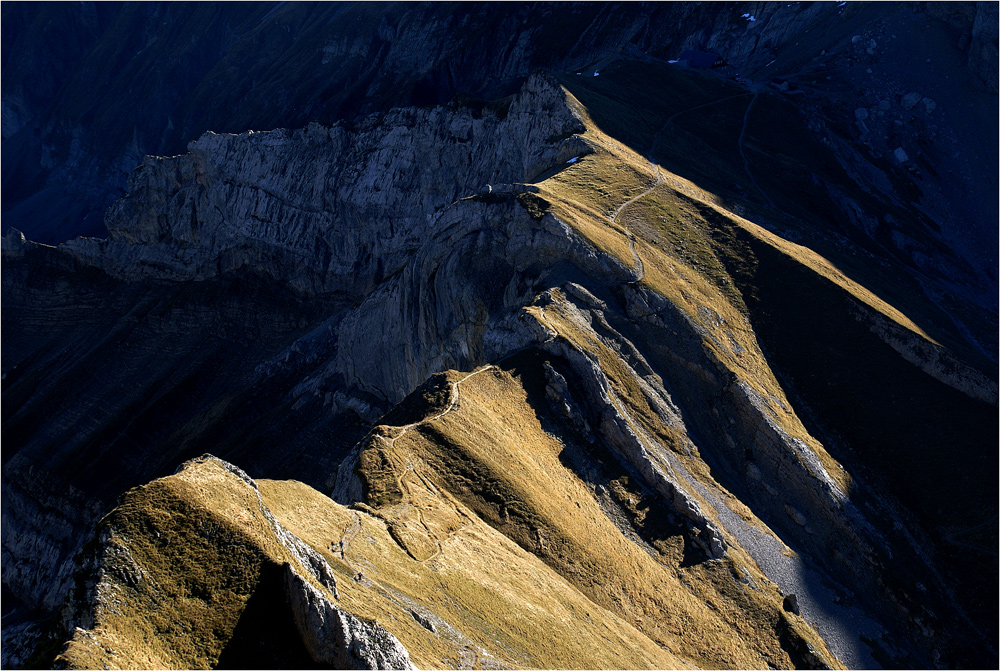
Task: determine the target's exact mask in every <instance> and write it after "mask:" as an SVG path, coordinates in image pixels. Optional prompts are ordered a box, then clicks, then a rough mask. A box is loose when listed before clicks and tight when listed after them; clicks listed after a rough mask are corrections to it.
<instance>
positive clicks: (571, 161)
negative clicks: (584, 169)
mask: <svg viewBox="0 0 1000 671" xmlns="http://www.w3.org/2000/svg"><path fill="white" fill-rule="evenodd" d="M579 160H580V157H579V156H574V157H573V158H571V159H570V160H568V161H566V162H567V163H576V162H577V161H579Z"/></svg>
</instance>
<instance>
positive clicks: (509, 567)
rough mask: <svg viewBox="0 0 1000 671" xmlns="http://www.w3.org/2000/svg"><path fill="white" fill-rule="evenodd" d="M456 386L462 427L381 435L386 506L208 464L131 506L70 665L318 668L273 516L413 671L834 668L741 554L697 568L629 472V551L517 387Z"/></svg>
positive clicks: (101, 553)
mask: <svg viewBox="0 0 1000 671" xmlns="http://www.w3.org/2000/svg"><path fill="white" fill-rule="evenodd" d="M529 368H530V367H529ZM461 377H462V378H465V379H464V381H463V383H462V384H461V392H460V393H461V394H462V408H461V409H457V410H456V411H455V412H452V413H449V414H447V415H446V416H442V417H437V419H432V420H430V421H426V422H425V423H423V424H422V425H420V426H418V427H414V428H412V429H409V430H405V431H404V430H402V429H399V428H395V427H383V428H382V429H380V430H379V431H377V432H376V433H375V434H373V437H372V439H371V442H370V444H369V449H368V450H367V451H366V452H365V453H363V463H366V464H367V467H365V468H363V469H362V472H363V473H364V474H366V475H367V476H369V482H370V483H372V482H374V478H373V477H371V476H376V475H378V474H381V475H383V476H385V477H384V478H383V480H382V481H381V482H382V485H381V486H382V489H378V488H377V487H376V486H373V487H370V488H369V497H368V500H369V501H370V502H371V503H372V504H373V505H372V506H368V505H364V504H361V505H359V506H357V507H354V508H347V507H344V506H341V505H339V504H337V503H334V502H333V501H332V500H331V499H330V498H329V497H327V496H325V495H323V494H321V493H320V492H317V491H316V490H314V489H312V488H310V487H308V486H307V485H304V484H302V483H299V482H294V481H268V480H264V481H260V482H259V483H258V487H259V492H260V498H258V493H257V490H255V489H253V487H252V486H251V485H250V484H248V483H247V482H246V481H244V480H242V479H241V478H240V477H238V476H237V475H235V474H234V473H232V472H230V471H229V470H226V468H224V467H223V465H222V464H221V463H220V462H218V461H216V460H213V459H207V460H198V461H195V462H190V463H189V464H188V465H186V467H185V468H184V469H183V470H182V471H180V472H179V473H178V474H176V475H174V476H170V477H167V478H163V479H160V480H156V481H154V482H152V483H150V484H149V485H146V486H143V487H140V488H137V489H135V490H133V491H131V492H129V493H128V494H127V495H126V496H125V497H124V498H123V500H122V503H121V505H120V506H119V507H118V508H117V509H116V510H115V511H113V512H112V513H111V514H110V515H109V516H108V517H107V518H105V520H104V521H103V522H102V524H101V530H100V537H101V538H102V539H103V543H102V544H101V545H100V549H99V550H97V551H96V553H95V555H94V556H95V557H97V558H98V560H99V562H100V567H101V569H102V570H101V572H100V573H99V574H97V575H96V579H97V582H96V585H93V584H92V583H91V586H90V587H88V583H86V582H81V584H80V586H79V587H78V589H79V590H89V592H88V593H89V594H90V598H89V600H90V603H91V604H92V605H93V609H92V611H91V613H90V618H84V620H83V621H80V622H79V624H81V625H83V627H86V628H85V629H84V628H78V629H76V630H75V632H74V633H73V636H72V638H71V639H70V641H69V642H68V644H67V646H66V648H65V649H64V650H63V652H62V654H61V656H60V657H59V658H58V659H57V664H59V665H63V666H65V667H69V668H209V667H219V668H256V667H257V666H260V665H263V666H269V667H270V668H288V667H289V666H292V667H294V668H313V667H314V666H315V665H314V663H313V662H312V660H311V659H310V658H309V655H308V653H307V651H306V649H305V648H304V646H303V644H302V642H301V639H300V637H299V633H298V631H297V629H296V626H295V622H294V617H293V615H292V613H291V612H290V611H289V609H288V607H287V606H286V605H285V596H284V591H283V589H284V588H283V586H282V570H283V569H282V565H283V564H285V563H286V562H287V563H288V564H290V565H292V566H294V567H296V569H297V570H298V571H299V573H300V574H305V572H304V571H302V570H301V566H300V565H299V564H297V563H296V562H297V560H296V559H295V558H294V557H293V556H292V555H291V554H290V553H289V551H288V550H287V549H286V547H285V546H284V545H282V543H281V542H279V541H278V539H277V537H276V535H275V530H274V527H273V526H272V524H271V522H270V521H269V520H268V519H267V517H266V513H265V511H266V510H269V511H270V512H271V513H272V514H273V515H274V516H275V518H276V519H277V521H278V522H280V523H281V524H282V525H283V526H284V528H286V529H287V530H288V531H291V532H292V533H294V534H296V535H297V536H299V537H300V538H301V539H303V540H304V541H306V542H307V543H308V544H310V545H311V546H312V548H313V549H314V550H316V551H317V552H318V553H319V554H320V555H321V556H322V557H323V559H325V560H326V562H328V564H329V566H330V567H331V569H332V572H333V574H334V576H335V577H336V581H337V590H336V593H335V594H334V593H333V592H331V591H330V590H328V589H326V588H325V587H323V586H321V585H319V584H318V583H316V582H315V581H314V580H312V579H311V578H307V579H308V580H310V581H311V582H312V583H313V585H314V587H315V588H317V589H318V590H320V593H322V594H323V595H324V596H325V598H327V599H329V600H331V601H332V602H333V603H335V605H336V606H337V607H338V608H342V609H344V610H346V611H348V612H350V613H353V614H354V615H356V616H358V617H361V618H363V619H368V620H374V621H377V622H378V623H379V624H380V625H381V626H383V627H385V628H386V629H388V630H389V631H390V632H392V633H393V634H394V635H395V636H396V637H397V638H398V639H399V640H400V641H401V642H402V643H403V645H404V646H405V647H406V648H407V650H408V652H409V654H410V657H411V660H412V661H413V662H414V663H415V664H416V666H418V667H419V668H688V667H691V666H693V665H698V666H702V667H705V666H708V667H718V666H724V667H734V666H735V667H752V668H757V667H764V666H767V665H771V666H780V667H788V666H790V665H794V664H795V663H796V661H797V660H799V659H800V658H801V655H802V654H803V653H804V652H805V651H806V650H807V649H808V648H809V646H810V645H811V646H813V650H817V651H821V654H824V655H826V656H827V657H829V655H828V653H826V652H825V648H824V647H823V645H822V642H821V641H819V640H818V638H817V637H816V635H815V633H813V632H812V631H811V630H810V628H809V627H808V625H806V624H805V623H804V622H803V621H802V620H800V619H799V618H798V617H796V616H793V615H790V614H787V613H784V612H783V611H782V610H781V596H780V594H779V593H778V592H777V589H776V588H775V587H774V586H773V585H772V584H771V583H769V582H768V581H767V580H766V579H765V578H763V576H761V575H760V573H759V572H758V571H757V570H756V567H755V566H754V565H753V564H752V563H748V562H747V561H746V558H745V557H741V558H740V559H738V560H726V561H723V562H712V563H704V562H699V563H694V564H692V565H690V566H688V565H686V564H684V563H683V558H684V555H685V551H684V542H683V540H682V538H681V537H680V536H679V535H678V533H677V531H676V530H673V529H671V528H670V527H669V525H664V523H663V521H662V520H656V519H654V518H655V517H657V516H660V515H663V511H661V510H659V508H658V507H657V504H656V503H655V502H652V503H651V502H650V501H648V500H645V499H644V496H643V494H642V492H641V490H640V489H637V488H636V487H635V486H634V484H632V483H630V481H629V478H628V477H627V475H624V474H618V475H617V477H616V478H615V480H614V481H613V482H612V483H611V484H610V488H611V490H612V491H613V496H614V497H616V499H617V500H619V501H620V502H622V503H623V504H624V506H623V507H622V510H623V511H625V513H624V514H626V515H631V516H632V517H633V518H635V519H638V520H639V525H638V528H644V524H643V522H642V520H643V519H644V518H645V517H647V516H648V517H649V518H651V519H650V520H649V521H648V522H646V523H645V527H648V533H647V534H646V535H647V536H648V537H649V538H654V539H655V540H656V545H655V546H647V549H646V550H644V549H642V548H641V547H640V545H639V544H636V543H635V542H633V541H631V540H628V539H626V538H625V537H623V536H622V533H621V532H620V531H619V530H618V529H617V528H616V527H615V525H614V524H613V522H612V521H611V518H609V517H608V516H607V515H606V513H605V512H604V511H602V509H601V508H600V507H599V506H598V504H597V503H596V502H595V500H594V498H593V494H592V492H591V491H589V490H588V489H587V488H586V487H585V486H584V484H583V483H581V481H580V480H579V479H578V478H577V477H575V476H574V475H573V473H572V471H571V470H570V469H568V468H567V467H566V466H565V465H563V464H562V463H561V461H560V453H561V451H562V450H563V445H562V444H561V443H560V441H558V440H556V439H555V438H553V437H552V436H551V435H550V434H548V433H546V432H545V431H544V430H543V429H542V428H541V426H540V424H539V420H538V418H537V417H536V416H535V411H534V409H533V408H532V406H531V405H529V403H528V399H527V394H528V392H526V391H525V385H524V384H523V383H522V379H521V376H520V375H518V374H517V372H516V371H515V373H514V374H513V375H512V374H511V373H509V372H506V371H502V370H499V369H492V368H487V369H483V370H482V372H481V374H477V375H476V376H474V377H466V376H465V375H463V376H461ZM459 379H460V377H459V375H458V374H454V373H450V374H449V375H448V376H443V377H442V378H440V379H439V382H441V383H443V384H445V385H449V384H453V383H455V382H457V381H459ZM528 384H530V381H529V382H528ZM536 391H537V390H536ZM416 405H417V407H416V408H415V410H417V411H420V410H423V411H426V412H428V413H433V415H431V416H436V415H439V414H440V410H441V407H440V406H439V407H437V408H435V407H434V406H432V405H427V404H424V403H422V402H421V403H417V404H416ZM393 436H395V438H393ZM373 463H377V464H379V468H375V467H373V465H372V464H373ZM494 527H496V528H494ZM498 529H499V531H498ZM501 531H502V532H503V533H500V532H501ZM511 539H513V541H512V540H511ZM515 541H516V542H515ZM654 547H655V549H654ZM526 548H527V549H526ZM529 550H530V551H529ZM91 552H95V551H94V550H91ZM741 570H743V571H744V572H742V573H741V572H740V571H741ZM78 596H80V597H83V596H84V594H83V592H82V591H81V593H80V594H78ZM706 641H711V644H710V645H706ZM789 655H791V657H790V656H789ZM247 665H250V667H248V666H247Z"/></svg>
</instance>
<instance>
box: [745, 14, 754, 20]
mask: <svg viewBox="0 0 1000 671" xmlns="http://www.w3.org/2000/svg"><path fill="white" fill-rule="evenodd" d="M742 17H743V18H744V19H746V20H747V21H756V20H757V19H756V18H754V15H753V14H743V15H742Z"/></svg>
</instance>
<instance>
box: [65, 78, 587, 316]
mask: <svg viewBox="0 0 1000 671" xmlns="http://www.w3.org/2000/svg"><path fill="white" fill-rule="evenodd" d="M581 129H582V126H581V124H580V121H579V119H578V118H577V117H576V116H574V114H573V113H572V111H571V110H570V109H569V108H568V107H567V106H566V104H565V103H564V101H563V99H562V94H561V91H560V90H559V88H558V87H557V86H556V85H555V84H554V83H553V82H552V81H550V80H548V79H547V78H546V77H545V76H543V75H535V76H533V77H532V78H530V79H529V80H528V82H527V83H526V84H525V86H524V88H523V89H522V90H521V92H520V94H519V95H518V96H517V97H516V99H515V100H514V101H513V102H512V103H510V106H509V108H508V109H507V110H506V111H501V112H500V114H499V115H498V114H497V113H494V112H491V111H486V112H485V113H483V114H481V115H479V114H474V113H473V111H472V110H469V109H457V110H447V109H444V108H440V107H439V108H433V109H415V108H407V109H398V110H393V111H391V112H389V113H387V114H385V115H380V116H374V117H369V118H367V119H366V120H364V121H363V122H361V123H360V124H358V126H357V127H356V128H355V129H353V130H348V129H347V128H346V127H345V126H343V125H336V126H333V127H325V126H321V125H319V124H312V125H310V126H308V127H307V128H304V129H301V130H296V131H288V130H276V131H270V132H259V133H255V132H249V133H246V134H242V135H218V134H215V133H207V134H205V135H203V136H202V137H201V138H200V139H198V140H196V141H194V142H192V143H191V144H190V145H189V146H188V153H187V154H184V155H182V156H178V157H172V158H154V157H147V158H146V159H144V161H143V164H142V165H141V166H140V167H139V168H137V169H136V171H134V172H133V174H132V175H131V176H130V181H129V195H127V196H126V197H125V198H123V199H122V200H120V201H118V202H117V203H116V204H115V205H114V206H113V207H112V208H111V209H110V210H109V211H108V214H107V218H106V223H107V227H108V233H109V235H108V239H107V240H96V239H83V240H75V241H73V242H71V243H69V249H72V250H73V252H74V253H75V254H76V255H77V256H78V257H79V258H81V259H83V260H87V261H89V262H91V263H94V264H96V265H98V266H99V267H101V268H102V269H104V270H105V271H106V272H108V273H109V274H111V275H113V276H117V277H123V278H124V277H128V278H129V279H138V278H139V277H160V278H166V279H205V278H208V277H212V276H215V275H217V274H219V273H223V272H226V271H229V270H232V269H234V268H239V267H241V266H246V265H252V266H254V267H255V268H259V269H261V270H263V271H264V272H266V273H269V274H270V275H272V276H273V277H275V278H276V279H279V280H282V281H284V282H287V283H288V284H289V285H290V286H291V287H293V288H295V289H297V290H299V291H303V292H309V293H319V292H330V291H337V292H342V293H344V294H346V295H348V296H351V297H357V296H360V295H364V294H366V293H367V292H369V291H370V290H371V288H372V287H373V286H374V284H375V283H376V282H378V281H380V280H381V279H382V278H384V277H388V276H391V275H392V274H394V273H396V272H398V271H399V270H400V269H401V267H402V266H403V265H404V264H405V261H406V259H407V258H408V256H409V255H410V254H411V253H412V251H413V250H414V249H415V248H418V247H420V246H422V245H424V244H426V241H427V240H428V239H432V238H434V237H436V235H438V234H439V232H441V231H442V230H443V229H446V228H447V227H448V225H449V224H450V223H451V222H452V221H453V220H450V219H448V218H445V217H441V216H435V214H436V212H437V211H440V210H441V209H442V208H444V207H446V206H447V205H449V204H451V203H453V202H455V201H457V200H459V199H460V198H463V197H466V196H470V195H473V194H475V193H477V192H478V191H479V190H480V189H482V188H483V187H484V186H486V185H491V184H497V185H499V184H509V183H512V182H525V181H529V180H531V179H532V178H534V177H535V176H537V175H538V174H539V173H541V172H543V171H544V170H547V169H548V168H550V167H552V166H554V165H556V164H558V163H560V162H562V161H565V160H566V159H568V158H569V157H571V156H576V155H579V154H581V153H585V152H586V151H587V149H586V146H585V145H583V144H582V143H581V142H580V141H579V139H576V138H572V137H570V136H571V135H572V134H573V133H574V132H576V131H579V130H581ZM362 222H363V225H361V223H362ZM300 259H309V263H308V264H303V263H301V262H300V261H299V260H300ZM316 261H319V262H320V266H319V267H318V268H317V267H316V265H315V262H316ZM296 268H298V269H299V272H296V271H295V269H296Z"/></svg>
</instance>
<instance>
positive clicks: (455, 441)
mask: <svg viewBox="0 0 1000 671" xmlns="http://www.w3.org/2000/svg"><path fill="white" fill-rule="evenodd" d="M556 327H557V328H559V327H560V325H559V324H556ZM567 330H568V329H567ZM542 369H543V367H542V362H541V360H540V359H539V358H538V355H532V354H524V355H520V356H518V357H515V358H514V359H511V360H509V361H508V363H507V364H505V366H504V367H502V368H498V367H492V366H490V367H485V368H481V369H479V370H477V371H475V372H474V373H473V374H471V375H469V374H457V373H448V374H446V375H442V376H439V377H438V378H436V379H433V380H432V381H431V382H430V383H429V384H428V386H427V387H426V388H425V389H423V390H420V391H418V392H415V395H417V396H420V395H422V396H423V397H424V398H427V399H434V398H435V397H436V398H438V399H441V401H440V402H439V403H438V404H437V405H434V404H433V402H432V403H431V404H427V405H426V406H425V409H424V415H425V419H424V420H422V421H420V422H418V423H416V424H407V425H403V426H401V427H399V426H396V427H390V426H387V427H382V428H380V429H378V430H377V431H376V433H375V434H374V435H373V436H372V437H371V439H370V440H369V441H368V443H367V444H366V445H365V449H364V451H363V452H362V453H361V458H360V461H359V468H358V473H359V475H360V476H361V478H362V479H363V481H364V484H365V492H366V494H365V496H366V500H367V501H368V502H369V503H371V504H372V505H373V506H375V507H374V508H373V509H370V510H371V511H372V512H374V513H375V514H377V515H378V516H379V517H380V518H381V519H382V520H384V521H385V523H386V524H387V525H388V528H389V530H390V533H391V535H392V537H393V538H394V539H396V541H397V542H398V543H399V544H400V545H401V546H402V547H403V548H405V549H406V550H407V553H408V554H409V555H410V556H411V557H412V558H413V559H414V560H415V561H419V562H423V563H424V564H426V565H428V566H431V567H436V566H439V565H440V564H441V563H442V562H449V563H450V562H451V561H459V562H460V563H462V564H470V563H472V562H474V561H475V558H474V557H472V558H468V559H466V558H465V554H464V553H465V552H467V550H465V549H464V548H463V544H462V543H461V542H460V539H461V537H462V535H463V534H464V533H465V529H467V528H474V526H475V524H481V522H479V520H482V521H485V522H486V523H488V524H489V525H490V526H491V527H493V528H495V529H496V530H498V531H500V532H502V533H503V534H504V536H506V537H507V538H510V539H512V540H513V541H515V542H516V544H517V545H518V546H519V547H520V548H521V549H523V550H527V551H528V552H530V553H532V554H533V555H535V556H537V557H538V558H540V559H541V560H542V561H543V562H544V564H545V565H546V568H547V570H552V571H554V572H555V573H557V574H558V575H560V576H561V577H562V578H564V579H565V580H566V581H567V582H568V583H569V584H570V585H572V587H573V589H574V590H575V591H577V592H578V593H579V594H580V595H581V596H583V597H586V598H587V599H588V600H589V602H590V603H592V604H593V605H592V608H600V609H604V610H606V611H607V612H608V613H611V614H613V615H614V616H615V617H616V618H621V619H622V620H623V621H624V622H627V623H629V625H630V626H631V627H633V628H634V629H635V632H636V634H635V636H636V637H637V639H636V640H637V641H644V640H649V641H652V642H653V643H654V644H656V646H657V647H659V648H662V649H663V650H665V651H667V652H669V653H671V654H673V655H676V656H677V657H678V658H679V659H681V660H685V662H686V663H690V664H694V665H697V666H699V667H703V668H705V667H708V668H719V667H742V668H760V667H764V666H768V665H771V666H779V667H787V666H789V665H797V664H800V663H801V653H802V651H804V650H805V649H806V647H807V646H808V645H810V644H811V645H813V646H814V649H815V650H818V651H823V652H822V654H823V655H825V656H826V657H827V658H828V659H830V657H829V654H828V653H826V652H825V650H824V647H823V644H822V642H821V641H820V640H819V638H818V637H817V636H816V634H815V632H813V631H812V630H811V629H810V628H809V627H808V625H806V624H805V623H804V622H803V621H802V620H800V619H798V618H797V617H795V616H790V615H789V614H787V613H785V612H784V611H782V609H781V599H782V597H781V594H780V593H779V591H778V590H777V588H776V587H775V586H774V585H773V583H770V582H769V581H768V580H767V579H766V578H765V577H764V576H763V575H762V574H761V573H760V571H759V569H758V568H757V567H756V565H755V564H754V563H753V562H752V561H751V560H750V559H749V557H748V556H747V555H746V554H745V553H743V552H742V551H733V552H732V553H730V555H729V556H728V557H726V558H724V559H722V560H718V561H712V562H706V561H704V558H703V557H699V553H698V551H697V550H695V549H693V548H690V547H687V541H686V540H685V536H684V533H683V528H682V527H680V526H679V525H678V524H677V522H676V518H675V517H674V516H673V515H672V514H671V511H670V510H669V509H668V508H666V507H665V506H664V505H663V503H662V502H660V501H659V500H658V499H657V497H655V496H650V494H649V493H648V491H646V490H644V488H643V487H642V486H640V485H637V484H636V483H635V482H634V481H632V480H631V479H630V477H629V475H628V473H627V471H625V470H624V469H623V468H622V466H621V465H619V464H618V462H617V460H616V458H615V456H614V455H613V454H611V453H610V452H608V451H606V448H603V447H602V446H601V444H600V443H596V444H591V443H588V442H586V441H580V439H579V436H577V435H575V434H574V433H573V432H572V431H571V430H561V429H560V428H559V427H558V426H557V425H553V424H552V422H553V421H554V420H553V418H552V416H551V415H550V413H548V412H547V411H545V410H544V408H545V407H546V401H545V379H544V376H543V375H542ZM435 387H436V388H444V389H447V388H449V387H457V391H456V392H455V394H454V395H453V396H452V398H453V399H455V400H456V401H457V402H456V403H453V404H449V403H448V402H446V400H445V398H446V396H445V395H444V394H438V395H434V394H428V393H426V392H427V391H428V390H433V389H434V388H435ZM409 403H411V404H412V403H416V402H415V401H414V400H413V399H412V398H411V400H410V401H409ZM418 405H419V404H418ZM387 419H391V418H387ZM661 431H662V427H661ZM580 463H586V464H587V466H585V467H584V468H585V470H586V471H587V472H589V473H590V474H591V476H592V477H591V478H588V480H586V481H585V480H583V479H581V476H580V475H579V474H578V472H577V471H576V470H574V468H573V465H574V464H577V465H578V464H580ZM595 482H596V483H598V484H595ZM602 482H606V483H607V485H603V484H600V483H602ZM595 487H596V489H595ZM602 490H603V491H604V492H605V494H607V493H608V492H610V494H607V496H610V497H611V498H612V499H613V500H614V501H615V502H616V503H614V504H608V505H610V508H611V510H612V511H614V512H609V508H608V505H603V506H602V505H601V503H600V501H601V499H602V497H601V492H602ZM452 508H454V510H452ZM462 510H467V511H468V512H467V513H465V514H463V513H462V512H460V511H462ZM455 511H459V512H455ZM616 517H617V520H618V521H617V524H616V521H615V520H616ZM473 520H476V522H475V523H474V522H473ZM671 520H674V521H671ZM623 528H626V529H632V531H631V532H628V533H626V532H623V530H622V529H623ZM629 534H630V535H631V536H632V538H630V537H629ZM639 537H641V539H642V540H639ZM482 570H485V571H486V572H487V575H489V576H497V572H496V570H495V569H494V570H491V569H489V568H485V567H484V568H483V569H482ZM507 572H508V571H506V570H505V571H503V574H506V573H507ZM480 579H481V578H480ZM494 579H495V578H488V579H487V581H488V584H492V581H493V580H494ZM497 603H498V606H496V607H494V606H492V605H490V604H489V603H488V602H480V603H479V605H478V607H479V608H481V609H483V611H482V613H481V616H480V617H481V618H482V623H483V624H484V625H488V626H490V627H493V626H495V625H494V624H493V623H494V621H495V620H496V618H498V617H499V614H500V613H502V612H503V611H504V609H506V608H507V607H508V606H507V605H506V604H504V603H503V600H502V599H500V600H498V601H497ZM537 605H538V603H537V602H536V606H537ZM541 607H542V608H543V609H548V608H550V607H551V606H541ZM546 636H547V637H548V638H552V639H553V640H555V641H558V640H559V639H558V637H557V636H556V635H555V634H554V633H553V632H548V633H547V634H546ZM502 640H503V643H504V646H506V647H508V649H511V650H514V649H520V647H521V646H524V645H526V644H527V645H528V646H529V648H530V647H533V646H534V645H535V643H533V642H530V641H524V640H518V639H517V638H516V637H515V638H514V639H506V638H504V639H502ZM576 641H577V644H578V645H579V653H578V654H580V655H588V656H589V655H592V654H595V653H594V652H593V651H592V650H590V648H591V646H594V647H596V648H601V647H604V646H605V645H606V644H604V643H602V642H601V640H600V639H599V638H591V637H590V635H589V634H587V632H586V630H579V631H578V632H577V633H576ZM706 641H711V644H710V645H706V644H705V643H706ZM584 659H587V657H577V658H572V659H564V660H560V663H559V664H557V665H562V663H563V661H566V662H571V663H570V665H571V666H576V665H579V664H582V663H583V660H584ZM536 663H537V662H536ZM550 663H551V662H546V663H545V665H548V664H550ZM608 663H609V664H610V665H611V667H613V668H621V667H622V666H628V665H629V664H628V663H626V662H625V661H624V658H621V657H619V658H618V659H612V660H610V661H609V662H608Z"/></svg>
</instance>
